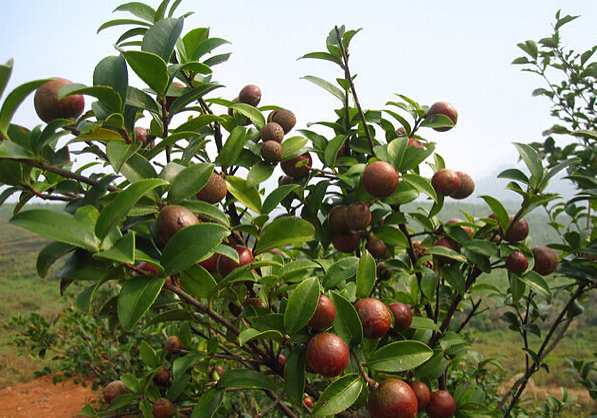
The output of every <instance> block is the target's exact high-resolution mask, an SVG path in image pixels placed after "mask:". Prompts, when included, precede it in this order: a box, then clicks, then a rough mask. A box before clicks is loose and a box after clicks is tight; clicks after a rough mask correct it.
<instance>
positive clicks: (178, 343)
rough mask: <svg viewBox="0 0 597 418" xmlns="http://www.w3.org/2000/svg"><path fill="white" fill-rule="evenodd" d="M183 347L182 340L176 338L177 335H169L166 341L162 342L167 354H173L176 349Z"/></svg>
mask: <svg viewBox="0 0 597 418" xmlns="http://www.w3.org/2000/svg"><path fill="white" fill-rule="evenodd" d="M183 349H184V344H183V343H182V340H181V339H180V338H178V336H176V335H171V336H169V337H168V338H166V342H165V343H164V350H166V352H167V353H168V354H175V353H176V352H177V351H178V350H183Z"/></svg>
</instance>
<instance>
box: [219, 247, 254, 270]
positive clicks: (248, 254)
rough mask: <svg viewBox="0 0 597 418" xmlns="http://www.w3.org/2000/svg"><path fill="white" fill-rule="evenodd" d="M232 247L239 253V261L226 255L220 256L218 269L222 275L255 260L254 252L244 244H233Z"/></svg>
mask: <svg viewBox="0 0 597 418" xmlns="http://www.w3.org/2000/svg"><path fill="white" fill-rule="evenodd" d="M232 248H234V249H235V250H236V252H237V253H238V263H237V262H236V261H234V260H233V259H231V258H228V257H226V256H225V255H220V256H219V257H218V263H217V270H218V273H220V275H221V276H222V277H226V276H228V275H229V274H230V273H231V272H232V270H234V269H236V268H239V267H241V266H244V265H247V264H249V263H252V262H253V261H255V258H254V257H253V252H252V251H251V250H250V249H249V248H247V247H245V246H243V245H233V246H232Z"/></svg>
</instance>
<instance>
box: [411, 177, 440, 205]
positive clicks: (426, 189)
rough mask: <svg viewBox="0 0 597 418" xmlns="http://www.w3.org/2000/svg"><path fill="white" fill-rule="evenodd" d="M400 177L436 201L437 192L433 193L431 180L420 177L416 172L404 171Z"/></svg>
mask: <svg viewBox="0 0 597 418" xmlns="http://www.w3.org/2000/svg"><path fill="white" fill-rule="evenodd" d="M402 179H403V180H404V181H406V182H408V183H410V184H411V185H413V186H415V188H416V189H417V190H418V191H420V192H422V193H425V194H426V195H427V196H429V197H430V198H432V199H433V200H434V201H435V202H437V201H438V199H437V194H436V193H435V189H434V188H433V186H432V185H431V182H429V180H427V179H426V178H425V177H421V176H419V175H418V174H414V173H404V174H402Z"/></svg>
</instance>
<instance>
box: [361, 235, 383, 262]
mask: <svg viewBox="0 0 597 418" xmlns="http://www.w3.org/2000/svg"><path fill="white" fill-rule="evenodd" d="M365 248H367V251H369V253H370V254H371V256H372V257H373V258H381V259H383V260H385V259H386V258H388V257H389V254H388V247H387V246H386V244H385V243H384V242H383V241H382V240H380V239H379V238H377V237H369V238H368V239H367V246H366V247H365Z"/></svg>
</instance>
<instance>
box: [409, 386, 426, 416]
mask: <svg viewBox="0 0 597 418" xmlns="http://www.w3.org/2000/svg"><path fill="white" fill-rule="evenodd" d="M410 387H411V388H412V389H413V392H415V395H416V397H417V403H418V405H419V412H421V411H423V410H424V409H425V408H427V405H429V401H430V400H431V391H430V390H429V386H427V385H426V384H425V383H423V382H419V381H414V382H412V383H411V384H410Z"/></svg>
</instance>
